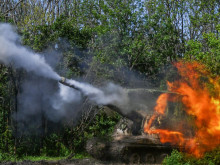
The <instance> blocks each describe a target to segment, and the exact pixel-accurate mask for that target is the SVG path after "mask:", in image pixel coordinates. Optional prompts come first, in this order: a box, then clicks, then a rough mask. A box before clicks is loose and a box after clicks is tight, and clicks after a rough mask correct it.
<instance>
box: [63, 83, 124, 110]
mask: <svg viewBox="0 0 220 165" xmlns="http://www.w3.org/2000/svg"><path fill="white" fill-rule="evenodd" d="M66 81H67V83H69V84H71V85H74V86H75V87H76V88H79V89H80V90H81V92H82V93H83V95H85V96H87V97H88V98H89V99H90V100H92V101H94V102H95V103H96V104H99V105H107V104H115V105H118V106H120V105H125V104H127V103H128V96H127V93H126V92H125V91H124V89H123V88H122V87H120V86H118V85H115V84H113V83H109V84H107V85H106V86H105V87H103V88H102V89H98V88H96V87H94V86H92V85H90V84H87V83H82V82H78V81H75V80H66Z"/></svg>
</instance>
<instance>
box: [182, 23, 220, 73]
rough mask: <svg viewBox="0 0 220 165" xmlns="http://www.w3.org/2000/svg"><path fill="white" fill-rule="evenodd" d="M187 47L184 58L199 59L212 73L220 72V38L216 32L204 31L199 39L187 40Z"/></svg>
mask: <svg viewBox="0 0 220 165" xmlns="http://www.w3.org/2000/svg"><path fill="white" fill-rule="evenodd" d="M218 27H219V26H218ZM187 48H188V49H187V52H186V55H185V59H187V60H196V61H200V62H202V63H203V64H205V65H206V66H207V67H208V69H209V70H210V71H211V72H212V73H214V74H216V75H219V74H220V40H219V36H218V34H215V33H204V34H203V35H202V39H201V40H200V41H193V40H190V41H188V43H187Z"/></svg>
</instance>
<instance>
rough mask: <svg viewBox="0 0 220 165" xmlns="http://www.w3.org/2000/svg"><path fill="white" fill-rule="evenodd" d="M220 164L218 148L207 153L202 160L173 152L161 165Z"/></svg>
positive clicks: (219, 149)
mask: <svg viewBox="0 0 220 165" xmlns="http://www.w3.org/2000/svg"><path fill="white" fill-rule="evenodd" d="M219 163H220V148H219V147H218V148H216V149H214V150H213V151H210V152H207V153H206V154H205V155H204V157H202V158H198V159H197V158H195V157H193V156H190V155H188V154H184V153H181V152H179V151H177V150H173V151H172V153H171V155H170V156H168V157H166V158H165V159H164V161H163V165H173V164H176V165H217V164H219Z"/></svg>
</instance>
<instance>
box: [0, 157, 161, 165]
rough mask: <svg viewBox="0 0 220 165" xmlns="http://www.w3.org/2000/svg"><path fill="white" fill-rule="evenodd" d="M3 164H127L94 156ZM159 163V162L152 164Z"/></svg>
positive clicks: (5, 164) (5, 163) (4, 163)
mask: <svg viewBox="0 0 220 165" xmlns="http://www.w3.org/2000/svg"><path fill="white" fill-rule="evenodd" d="M0 164H1V165H125V164H124V163H116V162H103V161H99V160H95V159H92V158H89V159H72V160H59V161H44V160H42V161H36V162H33V161H29V160H27V161H22V162H2V163H0ZM151 165H159V164H151Z"/></svg>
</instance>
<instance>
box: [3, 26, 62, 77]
mask: <svg viewBox="0 0 220 165" xmlns="http://www.w3.org/2000/svg"><path fill="white" fill-rule="evenodd" d="M18 43H19V36H18V35H17V34H16V33H15V32H14V29H13V27H12V26H11V25H9V24H0V61H1V62H3V63H4V64H5V65H12V66H13V67H15V68H23V69H25V70H26V71H28V72H34V73H35V74H37V75H39V76H44V77H47V78H52V79H56V80H58V79H59V77H60V76H59V75H58V74H57V73H56V72H54V71H53V69H52V68H51V67H50V66H49V65H48V64H47V63H46V61H45V59H44V57H42V56H40V55H39V54H37V53H33V52H31V51H29V50H28V49H26V48H25V47H23V46H21V45H19V44H18Z"/></svg>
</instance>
